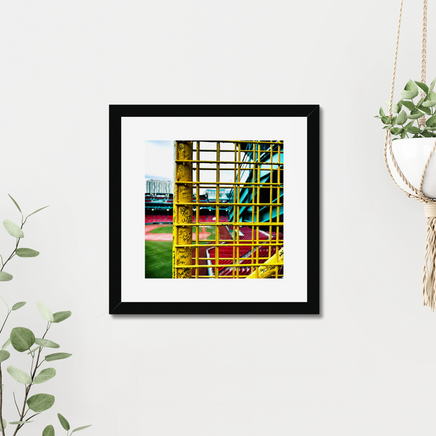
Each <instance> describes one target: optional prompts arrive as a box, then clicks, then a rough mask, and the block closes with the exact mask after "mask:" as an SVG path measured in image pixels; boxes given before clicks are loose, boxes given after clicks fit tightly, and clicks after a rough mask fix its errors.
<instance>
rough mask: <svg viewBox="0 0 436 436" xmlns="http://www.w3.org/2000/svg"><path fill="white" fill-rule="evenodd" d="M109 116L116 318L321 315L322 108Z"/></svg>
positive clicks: (158, 109) (141, 110) (212, 108)
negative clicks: (126, 316) (122, 314)
mask: <svg viewBox="0 0 436 436" xmlns="http://www.w3.org/2000/svg"><path fill="white" fill-rule="evenodd" d="M109 115H110V117H109V125H110V135H109V136H110V144H109V145H110V232H111V233H110V234H111V237H110V266H111V268H110V278H111V280H110V290H109V291H110V292H109V294H110V302H109V303H110V304H109V305H110V313H114V314H115V313H117V314H118V313H126V314H127V313H129V314H134V313H137V314H146V313H148V314H203V315H204V314H235V315H238V314H241V315H242V314H317V313H319V311H320V288H319V264H320V250H319V239H320V227H319V222H320V216H319V192H320V190H319V177H320V174H319V162H320V147H319V140H320V136H319V128H320V124H319V122H320V108H319V106H318V105H309V104H308V105H287V104H277V105H252V104H247V105H238V104H234V105H233V104H232V105H226V104H218V105H213V104H206V105H195V104H189V105H165V104H160V105H111V106H110V111H109ZM285 178H286V189H285V183H284V182H285ZM285 191H286V195H288V194H290V195H291V196H290V197H289V198H290V200H291V201H289V200H288V202H287V203H286V204H285V200H284V198H285ZM285 206H286V208H287V209H286V213H285ZM285 218H286V221H285ZM285 223H286V224H285ZM285 227H286V241H287V249H286V261H285V259H284V245H285V244H284V242H285ZM174 279H176V280H178V279H188V280H184V281H183V280H182V281H180V280H178V281H175V280H174ZM208 279H209V281H207V280H208ZM222 279H230V280H226V281H224V282H223V281H220V280H222ZM234 279H258V280H254V281H249V282H246V284H245V285H244V284H243V282H241V281H240V280H239V281H238V280H234ZM262 279H270V280H274V279H275V280H276V281H275V282H273V283H270V282H266V283H270V285H269V286H265V281H262Z"/></svg>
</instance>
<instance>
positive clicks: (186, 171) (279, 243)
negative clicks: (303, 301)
mask: <svg viewBox="0 0 436 436" xmlns="http://www.w3.org/2000/svg"><path fill="white" fill-rule="evenodd" d="M174 157H175V166H174V168H175V179H174V203H173V252H172V259H173V265H172V277H173V278H176V279H179V278H195V279H197V278H198V279H200V278H201V279H205V278H215V279H246V278H248V279H253V278H256V279H257V278H259V279H261V278H276V279H281V278H283V277H284V266H283V258H284V247H283V243H284V227H283V224H284V189H283V186H284V141H281V140H233V141H230V140H216V141H211V140H208V141H189V140H185V141H175V142H174ZM206 229H211V231H210V232H207V231H206ZM211 233H213V234H214V235H212V236H213V237H212V238H210V236H211ZM205 236H206V239H205Z"/></svg>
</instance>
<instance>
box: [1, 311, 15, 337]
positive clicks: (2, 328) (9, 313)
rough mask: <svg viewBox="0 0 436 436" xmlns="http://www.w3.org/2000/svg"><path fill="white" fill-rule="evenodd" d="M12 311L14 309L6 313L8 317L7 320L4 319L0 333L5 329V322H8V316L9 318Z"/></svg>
mask: <svg viewBox="0 0 436 436" xmlns="http://www.w3.org/2000/svg"><path fill="white" fill-rule="evenodd" d="M11 312H12V310H10V311H9V312H8V314H7V315H6V318H5V320H4V321H3V325H2V326H1V328H0V333H1V332H2V331H3V328H4V326H5V324H6V321H7V320H8V318H9V315H10V314H11Z"/></svg>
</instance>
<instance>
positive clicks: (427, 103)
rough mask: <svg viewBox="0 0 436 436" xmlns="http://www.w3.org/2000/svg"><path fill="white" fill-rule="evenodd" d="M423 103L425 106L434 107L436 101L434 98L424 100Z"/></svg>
mask: <svg viewBox="0 0 436 436" xmlns="http://www.w3.org/2000/svg"><path fill="white" fill-rule="evenodd" d="M422 105H423V106H424V107H433V106H436V101H433V100H428V101H424V102H423V103H422Z"/></svg>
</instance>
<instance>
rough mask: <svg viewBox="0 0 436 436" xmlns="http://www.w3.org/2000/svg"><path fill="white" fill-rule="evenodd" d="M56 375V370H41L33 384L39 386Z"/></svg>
mask: <svg viewBox="0 0 436 436" xmlns="http://www.w3.org/2000/svg"><path fill="white" fill-rule="evenodd" d="M55 375H56V370H55V369H54V368H47V369H43V370H42V371H41V372H40V373H39V374H38V375H37V376H36V377H35V378H34V379H33V383H35V384H40V383H45V382H46V381H49V380H50V379H52V378H53V377H54V376H55Z"/></svg>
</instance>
